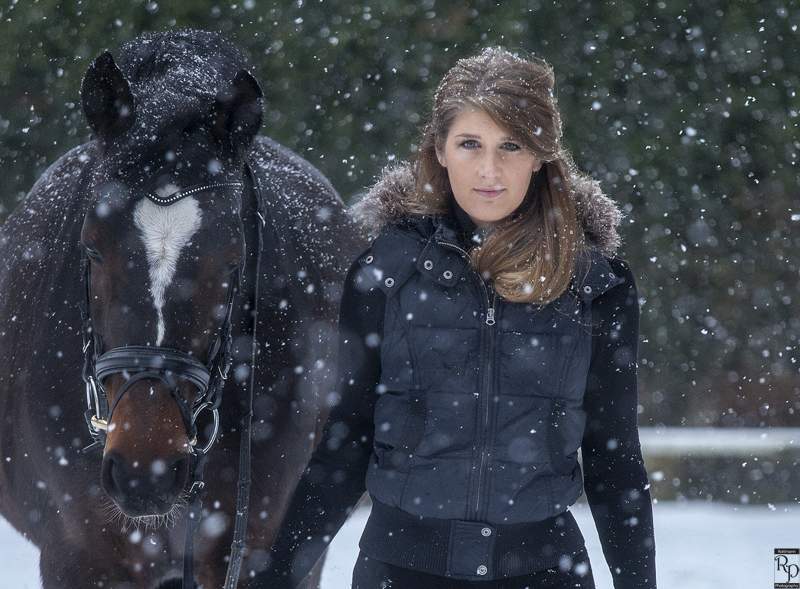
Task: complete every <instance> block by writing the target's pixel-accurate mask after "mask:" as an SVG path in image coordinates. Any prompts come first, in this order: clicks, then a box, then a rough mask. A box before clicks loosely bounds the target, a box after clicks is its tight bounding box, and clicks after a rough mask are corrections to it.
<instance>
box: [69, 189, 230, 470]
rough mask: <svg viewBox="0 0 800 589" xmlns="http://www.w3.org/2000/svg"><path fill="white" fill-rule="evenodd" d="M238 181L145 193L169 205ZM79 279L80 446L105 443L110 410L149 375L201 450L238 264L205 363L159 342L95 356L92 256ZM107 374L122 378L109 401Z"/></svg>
mask: <svg viewBox="0 0 800 589" xmlns="http://www.w3.org/2000/svg"><path fill="white" fill-rule="evenodd" d="M234 186H242V184H241V183H239V182H227V183H219V184H202V185H197V186H190V187H188V188H184V189H182V190H179V191H177V192H174V193H173V194H171V195H169V196H166V197H159V196H157V195H154V194H148V198H150V200H151V201H153V202H154V203H155V204H157V205H159V206H168V205H170V204H172V203H175V202H177V201H179V200H181V199H182V198H185V197H187V196H189V195H191V194H196V193H198V192H203V191H206V190H212V189H214V188H222V187H234ZM82 270H83V282H84V285H85V289H86V301H85V307H84V309H83V310H82V314H83V342H84V344H83V352H84V367H83V380H84V381H85V382H86V403H87V406H88V408H87V410H86V412H85V415H86V423H87V425H88V427H89V433H90V434H91V436H92V439H93V440H94V443H92V444H91V445H90V446H88V447H87V448H85V449H84V450H85V451H88V450H89V449H92V448H95V447H97V446H105V442H106V438H107V435H108V426H109V424H110V423H111V419H112V417H113V415H114V410H115V409H116V407H117V405H118V404H119V402H120V400H122V398H123V397H124V396H125V394H126V393H127V392H128V391H129V390H130V389H131V388H132V387H133V385H134V384H136V383H137V382H139V381H141V380H144V379H154V380H160V381H161V382H163V383H164V384H165V385H166V386H167V388H168V389H169V391H170V394H171V395H172V397H173V398H174V399H175V402H176V403H177V405H178V409H179V410H180V412H181V417H182V418H183V423H184V426H185V428H186V436H187V439H188V441H189V449H190V452H192V453H193V454H198V453H199V454H200V455H204V454H205V453H206V452H208V450H209V449H210V448H211V446H212V445H213V444H214V441H215V440H216V437H217V433H218V431H219V409H218V408H219V405H220V402H221V401H222V386H223V383H224V381H225V380H226V379H227V374H228V371H229V370H230V367H231V345H232V326H231V316H232V313H233V303H234V300H235V298H236V294H237V293H238V292H239V289H240V281H241V267H239V268H237V269H236V270H235V271H234V273H233V275H232V276H231V279H230V281H229V286H228V300H227V304H226V309H225V316H224V318H223V320H222V328H221V329H220V333H219V335H218V336H217V338H216V340H215V341H214V344H213V345H212V347H211V350H210V354H209V355H208V359H207V360H206V362H205V363H203V362H201V361H200V360H198V359H197V358H195V357H194V356H192V355H191V354H187V353H186V352H182V351H180V350H176V349H174V348H166V347H159V346H123V347H119V348H113V349H111V350H108V351H107V352H105V353H103V354H101V355H99V356H98V349H99V347H100V346H99V342H98V338H97V336H96V334H95V333H94V330H93V329H92V322H91V315H90V303H91V296H92V294H91V289H92V285H91V262H90V261H89V259H88V258H86V257H85V258H84V259H83V263H82ZM112 374H123V375H125V376H127V377H128V378H127V380H126V381H125V383H124V384H123V385H122V387H121V388H120V389H119V391H118V392H117V394H116V396H115V397H114V401H113V403H112V404H111V406H109V404H108V399H107V398H106V394H105V389H104V388H103V380H104V379H105V378H106V377H108V376H110V375H112ZM181 381H187V382H189V383H191V384H193V385H194V386H195V387H197V390H198V395H197V398H196V399H195V401H194V402H193V403H191V404H190V403H189V402H188V401H187V400H186V397H184V396H183V393H181V391H180V387H179V383H180V382H181ZM204 409H208V410H210V411H211V412H212V415H213V419H214V430H213V432H212V433H211V435H210V436H209V439H208V441H207V442H206V445H205V447H203V448H202V450H199V449H197V447H196V444H197V425H196V421H197V417H198V416H199V415H200V413H201V412H202V411H203V410H204Z"/></svg>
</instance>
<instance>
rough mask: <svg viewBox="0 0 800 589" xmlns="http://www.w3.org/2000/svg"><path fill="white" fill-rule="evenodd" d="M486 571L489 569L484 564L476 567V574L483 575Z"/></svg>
mask: <svg viewBox="0 0 800 589" xmlns="http://www.w3.org/2000/svg"><path fill="white" fill-rule="evenodd" d="M488 572H489V569H487V568H486V565H485V564H482V565H481V566H479V567H478V574H479V575H485V574H486V573H488Z"/></svg>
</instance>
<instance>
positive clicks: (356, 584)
mask: <svg viewBox="0 0 800 589" xmlns="http://www.w3.org/2000/svg"><path fill="white" fill-rule="evenodd" d="M565 568H566V567H565ZM352 589H594V579H593V578H592V568H591V565H590V564H589V556H588V555H587V554H586V553H585V552H583V553H581V554H579V555H577V556H576V557H575V558H574V559H573V563H572V566H571V567H569V568H567V569H566V570H561V569H559V568H555V569H547V570H545V571H539V572H537V573H533V574H530V575H523V576H521V577H511V578H508V579H498V580H495V581H463V580H459V579H450V578H447V577H441V576H439V575H431V574H428V573H420V572H418V571H412V570H410V569H404V568H401V567H396V566H393V565H390V564H386V563H385V562H380V561H378V560H375V559H374V558H370V557H368V556H365V555H364V553H359V555H358V560H357V561H356V566H355V568H354V569H353V586H352Z"/></svg>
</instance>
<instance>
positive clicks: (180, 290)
mask: <svg viewBox="0 0 800 589" xmlns="http://www.w3.org/2000/svg"><path fill="white" fill-rule="evenodd" d="M81 102H82V108H83V112H84V115H85V117H86V119H87V121H88V123H89V126H90V127H91V129H92V131H93V133H94V136H95V139H94V140H93V141H90V142H88V143H86V144H83V145H81V146H79V147H76V148H75V149H73V150H71V151H69V152H68V153H67V154H65V155H64V156H62V157H61V158H60V159H59V160H58V161H57V162H55V163H54V164H53V165H52V166H51V167H50V168H49V169H48V170H47V171H46V172H45V173H44V174H43V175H42V177H41V178H40V179H39V180H38V181H37V182H36V183H35V185H34V187H33V188H32V190H31V192H30V193H29V194H28V195H27V197H26V198H25V199H24V201H23V202H22V203H21V204H20V205H19V206H18V207H17V208H16V209H15V210H14V212H13V213H12V214H11V215H10V216H9V217H8V219H7V220H6V222H5V224H4V225H3V227H2V230H0V358H2V364H1V365H0V412H1V414H2V432H1V433H0V513H2V515H3V516H4V517H5V518H6V519H7V520H8V521H9V522H10V523H11V524H12V525H13V526H14V527H15V528H16V529H17V530H18V531H19V532H20V533H22V534H23V535H24V536H25V537H26V538H27V539H29V540H30V541H31V542H33V544H34V545H36V546H37V547H38V549H39V551H40V573H41V580H42V586H43V587H44V589H51V588H55V587H59V588H60V587H70V588H72V589H83V588H87V589H88V588H90V587H92V588H98V587H103V588H113V589H123V588H132V587H136V588H147V589H149V588H156V587H158V588H160V589H167V588H172V587H175V588H177V587H181V586H187V585H186V584H183V585H182V581H181V562H182V559H183V553H184V545H183V541H184V534H185V533H186V529H187V526H188V524H187V520H188V519H192V520H194V522H195V527H197V533H196V542H195V545H194V559H193V569H194V574H193V575H192V576H193V579H192V580H190V584H189V585H188V586H193V585H194V583H195V581H194V580H195V579H196V583H197V586H199V587H205V588H210V587H222V586H223V584H224V583H225V578H226V570H227V567H228V563H227V562H226V561H228V560H230V559H231V556H230V554H229V552H230V548H229V547H230V546H231V544H232V542H233V541H234V538H233V537H234V528H235V522H236V518H237V496H239V494H240V493H239V490H240V488H241V487H242V481H241V480H239V481H238V483H237V478H239V475H238V471H237V464H239V462H240V447H241V446H243V445H251V456H252V457H251V459H250V462H249V463H248V464H249V466H250V473H251V476H250V482H249V485H250V501H249V507H248V506H247V504H245V506H246V507H248V510H249V514H250V517H249V522H248V524H247V527H246V536H244V532H242V533H243V538H242V540H243V542H245V543H246V547H247V550H246V555H245V558H244V564H243V567H244V568H243V574H242V575H241V578H240V579H239V581H238V586H239V587H242V586H244V584H246V582H247V580H248V573H250V572H251V571H257V570H259V568H260V567H261V566H262V564H263V563H264V562H265V560H266V559H267V554H268V550H269V547H270V546H271V544H272V542H273V540H274V538H275V536H276V534H277V529H278V526H279V524H280V521H281V519H282V517H283V515H284V512H285V510H286V507H287V504H288V500H289V498H290V495H291V493H292V491H293V489H294V486H295V484H296V482H297V479H298V478H299V476H300V475H301V474H302V471H303V469H304V467H305V464H306V462H307V460H308V458H309V456H310V453H311V451H312V449H313V447H314V445H315V440H317V439H318V438H319V435H320V432H321V426H322V424H323V422H324V419H325V416H326V413H327V409H328V405H329V404H330V402H332V399H333V398H335V391H334V389H335V366H336V339H337V335H336V334H337V319H338V301H339V297H340V294H341V285H342V282H343V279H344V276H345V273H346V270H347V264H348V263H349V261H350V260H352V259H355V257H356V255H357V254H358V253H359V251H360V250H361V249H363V247H364V244H363V243H362V238H361V236H360V232H359V230H358V228H357V227H356V226H355V225H354V224H353V222H352V221H351V220H349V218H348V217H347V214H346V211H345V208H344V205H343V203H342V201H341V199H340V198H339V196H338V194H337V192H336V191H335V189H334V188H333V187H332V186H331V184H330V182H329V181H328V180H327V179H326V178H325V177H324V176H323V175H322V174H321V173H320V172H319V171H318V170H317V169H315V168H314V167H313V166H312V165H311V164H309V163H308V162H307V161H305V160H303V159H302V158H301V157H299V156H298V155H296V154H294V153H292V152H291V151H289V150H288V149H286V148H284V147H283V146H281V145H279V144H278V143H276V142H274V141H273V140H271V139H269V138H267V137H265V136H262V135H259V130H260V127H261V124H262V117H263V95H262V92H261V89H260V88H259V85H258V83H257V82H256V80H255V79H254V78H253V76H252V75H251V74H250V73H249V72H248V71H247V67H246V61H245V59H244V58H243V56H242V55H241V53H240V52H239V50H238V49H237V48H236V47H235V46H234V45H233V44H232V43H230V42H228V41H227V40H225V39H223V38H222V37H221V36H219V35H217V34H214V33H208V32H202V31H174V32H168V33H150V34H145V35H143V36H141V37H139V38H137V39H135V40H133V41H131V42H130V43H128V44H127V45H126V46H125V47H123V49H122V50H121V51H120V53H119V56H118V58H117V59H116V60H115V59H114V58H113V56H112V55H111V54H110V53H109V52H105V53H103V54H102V55H100V56H99V57H98V58H97V59H96V60H94V61H93V62H92V63H91V65H90V66H89V68H88V70H87V73H86V76H85V77H84V80H83V83H82V87H81ZM251 395H252V396H251ZM243 430H244V431H246V432H249V435H248V436H247V437H241V436H240V434H241V432H242V431H243ZM245 461H246V459H245ZM198 464H204V466H205V473H204V476H203V473H202V467H199V466H198ZM198 470H199V471H201V472H200V475H199V476H198V472H197V471H198ZM197 483H200V486H199V487H197ZM246 486H247V481H245V482H244V487H246ZM190 487H191V488H190ZM195 487H197V488H195ZM198 489H199V490H198ZM200 493H202V495H200V497H201V498H202V510H201V511H199V512H197V513H196V514H194V513H193V514H191V515H192V517H191V518H187V517H184V515H185V514H186V512H187V510H189V509H190V507H191V504H192V501H194V500H195V499H196V498H197V496H198V495H199V494H200ZM197 522H199V524H198V523H197ZM187 544H188V543H187ZM189 566H190V569H191V568H192V565H191V564H190V565H189ZM184 570H185V568H184ZM234 582H235V583H236V580H235V579H234ZM315 582H316V580H315V579H311V580H310V581H309V585H308V586H313V585H314V583H315Z"/></svg>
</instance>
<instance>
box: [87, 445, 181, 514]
mask: <svg viewBox="0 0 800 589" xmlns="http://www.w3.org/2000/svg"><path fill="white" fill-rule="evenodd" d="M159 463H160V464H161V465H162V467H161V468H159V469H153V468H129V467H127V464H126V461H125V460H124V458H123V457H122V456H121V455H120V454H119V453H118V452H115V451H113V450H111V451H108V452H106V455H105V457H104V458H103V468H102V482H103V488H104V490H105V492H106V494H107V495H108V496H109V497H110V498H111V499H112V500H113V501H114V503H115V504H116V506H117V507H118V509H119V510H120V512H121V513H122V514H123V515H124V516H125V517H127V518H131V519H133V520H136V519H138V518H154V517H155V518H166V517H167V516H169V514H171V513H173V511H174V510H175V509H176V506H178V505H181V504H182V503H184V501H182V499H181V495H182V493H183V489H184V485H185V484H186V478H187V474H188V470H189V458H188V455H186V454H175V455H174V456H172V457H171V458H170V459H168V460H165V461H159ZM134 464H137V463H136V462H134Z"/></svg>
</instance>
